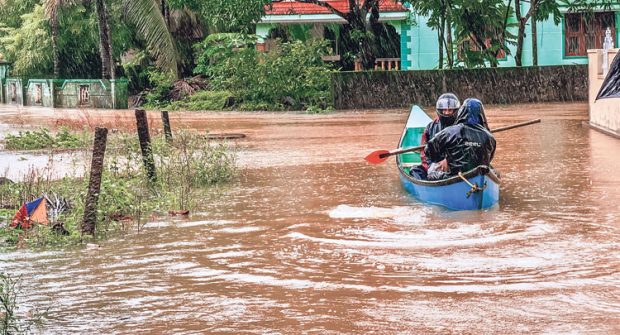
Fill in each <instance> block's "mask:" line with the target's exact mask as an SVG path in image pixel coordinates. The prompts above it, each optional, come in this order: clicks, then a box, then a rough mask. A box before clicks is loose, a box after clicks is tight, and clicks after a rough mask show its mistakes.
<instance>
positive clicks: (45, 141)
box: [5, 127, 87, 150]
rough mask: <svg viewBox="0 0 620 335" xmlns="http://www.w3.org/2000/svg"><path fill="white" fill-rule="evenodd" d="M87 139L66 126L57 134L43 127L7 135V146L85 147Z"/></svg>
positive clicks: (8, 147)
mask: <svg viewBox="0 0 620 335" xmlns="http://www.w3.org/2000/svg"><path fill="white" fill-rule="evenodd" d="M86 141H87V140H86V139H85V138H84V137H78V136H76V135H74V134H71V133H70V132H69V129H67V128H66V127H61V128H60V129H59V131H58V133H57V134H56V135H55V136H52V135H51V134H50V131H49V129H47V128H41V129H38V130H33V131H24V132H22V131H20V132H19V133H18V134H17V135H11V134H9V135H7V136H6V138H5V147H6V149H10V150H37V149H74V148H82V147H84V146H85V145H86Z"/></svg>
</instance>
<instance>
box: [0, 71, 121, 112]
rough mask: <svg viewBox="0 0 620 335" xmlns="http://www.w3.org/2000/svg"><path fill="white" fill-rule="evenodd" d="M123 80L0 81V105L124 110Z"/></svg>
mask: <svg viewBox="0 0 620 335" xmlns="http://www.w3.org/2000/svg"><path fill="white" fill-rule="evenodd" d="M127 84H128V83H127V80H126V79H117V80H99V79H70V80H63V79H29V80H26V79H22V78H7V79H5V80H4V85H2V82H1V81H0V91H2V93H1V94H0V103H5V104H15V105H20V106H41V107H64V108H76V107H84V108H108V109H126V108H127V104H128V94H129V93H128V85H127Z"/></svg>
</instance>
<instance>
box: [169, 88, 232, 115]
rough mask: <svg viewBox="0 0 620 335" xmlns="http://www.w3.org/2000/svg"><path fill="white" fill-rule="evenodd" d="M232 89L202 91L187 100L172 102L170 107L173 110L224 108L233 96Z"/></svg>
mask: <svg viewBox="0 0 620 335" xmlns="http://www.w3.org/2000/svg"><path fill="white" fill-rule="evenodd" d="M232 96H233V95H232V93H231V92H230V91H200V92H198V93H196V94H194V95H192V96H189V97H188V98H186V99H185V100H181V101H175V102H173V103H171V104H170V105H169V107H168V109H171V110H189V111H200V110H223V109H224V108H225V107H226V102H227V100H228V99H229V98H232Z"/></svg>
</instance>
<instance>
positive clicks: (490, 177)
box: [396, 105, 500, 210]
mask: <svg viewBox="0 0 620 335" xmlns="http://www.w3.org/2000/svg"><path fill="white" fill-rule="evenodd" d="M431 121H432V120H431V118H429V117H428V115H426V113H424V111H423V110H422V109H421V108H420V107H418V106H415V105H414V106H413V107H412V108H411V112H410V113H409V118H408V119H407V125H406V126H405V129H404V130H403V135H402V136H401V139H400V143H399V145H398V147H399V148H407V147H413V146H417V145H419V144H420V140H421V138H422V133H423V132H424V128H425V127H426V125H427V124H428V123H429V122H431ZM420 163H421V160H420V154H419V153H418V152H407V153H403V154H400V155H398V156H396V164H397V166H398V170H399V173H400V181H401V183H402V184H403V187H404V188H405V190H407V192H409V193H410V194H411V195H413V196H414V197H416V198H418V199H419V200H421V201H423V202H426V203H430V204H434V205H440V206H443V207H446V208H449V209H452V210H478V209H484V208H489V207H492V206H494V205H495V204H497V203H498V201H499V185H500V179H499V177H498V176H497V174H496V173H495V172H494V171H493V169H490V168H489V167H487V166H478V167H477V168H475V169H473V170H471V171H467V172H465V173H463V174H462V175H461V176H458V175H457V176H453V177H450V178H448V179H443V180H436V181H428V180H420V179H416V178H414V177H413V176H411V175H410V174H409V171H410V170H411V169H412V168H413V167H415V166H417V165H420ZM465 179H466V180H467V181H465Z"/></svg>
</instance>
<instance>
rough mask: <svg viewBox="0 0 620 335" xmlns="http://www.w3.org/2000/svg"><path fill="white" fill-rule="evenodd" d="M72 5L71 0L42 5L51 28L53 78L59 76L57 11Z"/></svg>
mask: <svg viewBox="0 0 620 335" xmlns="http://www.w3.org/2000/svg"><path fill="white" fill-rule="evenodd" d="M73 4H74V1H73V0H46V1H45V3H44V4H43V6H44V9H45V15H46V16H47V17H48V19H49V20H50V26H51V28H52V59H53V63H54V78H58V77H59V76H60V60H59V56H58V55H59V53H58V34H59V27H58V10H59V9H60V7H61V6H68V5H73Z"/></svg>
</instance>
